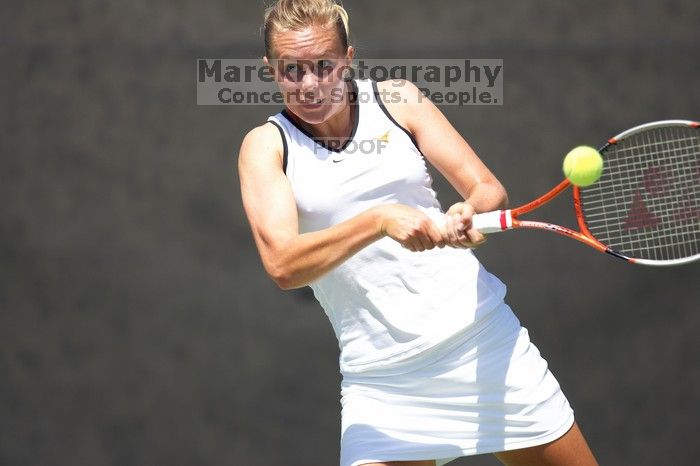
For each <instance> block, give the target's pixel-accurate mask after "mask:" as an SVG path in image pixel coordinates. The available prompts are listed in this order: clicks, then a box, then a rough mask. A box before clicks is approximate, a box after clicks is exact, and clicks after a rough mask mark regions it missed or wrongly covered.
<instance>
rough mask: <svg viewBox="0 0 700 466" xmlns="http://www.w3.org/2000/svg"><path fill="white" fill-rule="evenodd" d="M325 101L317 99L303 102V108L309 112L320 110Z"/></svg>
mask: <svg viewBox="0 0 700 466" xmlns="http://www.w3.org/2000/svg"><path fill="white" fill-rule="evenodd" d="M323 100H324V99H315V100H309V101H305V102H301V106H302V107H304V108H305V109H308V110H314V109H317V108H320V107H321V106H322V105H323Z"/></svg>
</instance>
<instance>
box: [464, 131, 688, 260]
mask: <svg viewBox="0 0 700 466" xmlns="http://www.w3.org/2000/svg"><path fill="white" fill-rule="evenodd" d="M600 154H601V155H602V156H603V172H602V175H601V176H600V178H599V179H598V181H596V182H595V183H593V184H591V185H589V186H586V187H578V186H574V189H573V191H574V210H575V212H576V218H577V220H578V226H579V229H580V231H574V230H571V229H569V228H565V227H562V226H559V225H554V224H551V223H546V222H538V221H529V220H520V218H519V217H520V216H521V215H523V214H525V213H528V212H531V211H533V210H535V209H537V208H538V207H541V206H542V205H544V204H546V203H547V202H549V201H550V200H552V199H553V198H554V197H556V196H557V195H558V194H560V193H561V192H562V191H564V190H565V189H566V188H568V187H569V185H570V184H571V182H570V181H569V180H568V179H565V180H564V181H562V182H561V183H559V184H558V185H557V186H556V187H554V188H553V189H552V190H551V191H549V192H548V193H546V194H545V195H543V196H541V197H540V198H538V199H535V200H534V201H532V202H530V203H528V204H525V205H523V206H521V207H518V208H516V209H509V210H500V211H493V212H486V213H481V214H476V215H474V216H473V217H472V225H473V227H474V228H476V229H477V230H478V231H480V232H482V233H495V232H499V231H505V230H510V229H514V228H538V229H542V230H548V231H552V232H555V233H559V234H561V235H564V236H568V237H570V238H574V239H577V240H579V241H581V242H582V243H584V244H587V245H589V246H591V247H593V248H595V249H597V250H598V251H600V252H605V253H608V254H611V255H613V256H615V257H619V258H620V259H624V260H627V261H629V262H632V263H635V264H644V265H677V264H684V263H687V262H692V261H694V260H697V259H700V123H697V122H691V121H683V120H668V121H658V122H653V123H647V124H644V125H640V126H637V127H635V128H632V129H629V130H627V131H625V132H623V133H621V134H619V135H617V136H615V137H614V138H611V139H610V140H608V142H607V143H606V144H605V145H604V146H603V147H601V149H600Z"/></svg>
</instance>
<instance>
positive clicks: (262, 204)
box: [238, 123, 444, 289]
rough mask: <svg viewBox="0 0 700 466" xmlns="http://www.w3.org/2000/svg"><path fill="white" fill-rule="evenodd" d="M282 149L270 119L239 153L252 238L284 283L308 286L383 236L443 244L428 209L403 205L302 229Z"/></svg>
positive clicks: (424, 245) (420, 246)
mask: <svg viewBox="0 0 700 466" xmlns="http://www.w3.org/2000/svg"><path fill="white" fill-rule="evenodd" d="M282 150H283V149H282V139H281V136H280V133H279V130H278V129H277V128H276V127H275V126H273V125H272V124H270V123H267V124H265V125H262V126H260V127H258V128H255V129H253V130H252V131H251V132H250V133H248V135H247V136H246V137H245V139H244V140H243V144H242V145H241V150H240V154H239V158H238V173H239V178H240V182H241V197H242V199H243V207H244V208H245V212H246V215H247V217H248V221H249V222H250V226H251V229H252V231H253V238H254V239H255V244H256V245H257V247H258V251H259V253H260V257H261V259H262V263H263V266H264V267H265V270H266V271H267V273H268V275H270V277H271V278H272V279H273V280H274V281H275V283H277V285H278V286H279V287H280V288H283V289H291V288H299V287H301V286H304V285H307V284H308V283H310V282H312V281H314V280H316V279H317V278H319V277H321V276H322V275H324V274H325V273H326V272H328V271H329V270H331V269H332V268H334V267H336V266H337V265H339V264H340V263H342V262H343V261H345V260H346V259H348V258H349V257H351V256H352V255H353V254H355V253H356V252H358V251H359V250H361V249H362V248H364V247H365V246H367V245H369V244H371V243H372V242H374V241H377V240H378V239H380V238H382V237H383V236H390V237H391V238H393V239H394V240H396V241H398V242H400V243H401V244H402V245H403V246H404V247H406V248H408V249H411V250H414V251H422V250H425V249H432V248H433V247H435V246H439V247H443V246H444V242H443V239H442V235H441V234H440V231H439V230H438V228H437V226H436V225H435V224H434V223H433V222H432V221H431V220H430V219H429V218H428V217H427V216H426V215H425V214H423V213H422V212H420V211H418V210H416V209H413V208H411V207H407V206H403V205H399V204H390V205H382V206H377V207H373V208H371V209H368V210H366V211H365V212H362V213H361V214H359V215H357V216H355V217H352V218H350V219H349V220H346V221H344V222H341V223H339V224H337V225H334V226H332V227H330V228H326V229H323V230H319V231H314V232H310V233H303V234H300V233H299V224H298V217H297V207H296V202H295V200H294V194H293V193H292V188H291V186H290V183H289V180H288V179H287V177H286V175H285V174H284V171H283V169H282Z"/></svg>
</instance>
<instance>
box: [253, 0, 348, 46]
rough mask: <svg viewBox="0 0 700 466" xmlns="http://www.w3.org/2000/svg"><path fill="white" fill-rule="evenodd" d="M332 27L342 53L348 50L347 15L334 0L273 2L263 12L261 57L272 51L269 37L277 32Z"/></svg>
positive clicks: (286, 0) (278, 0) (279, 0)
mask: <svg viewBox="0 0 700 466" xmlns="http://www.w3.org/2000/svg"><path fill="white" fill-rule="evenodd" d="M329 24H333V25H334V27H335V28H336V31H337V33H338V37H339V38H340V43H341V44H342V46H343V48H344V49H347V48H348V44H349V38H350V26H349V24H348V13H347V12H346V11H345V8H343V6H342V5H341V4H340V3H338V2H336V1H335V0H277V1H276V2H275V3H274V4H273V5H271V6H270V7H268V8H267V9H266V10H265V20H264V22H263V31H264V36H265V54H266V55H267V56H268V57H269V56H270V53H271V51H272V35H273V34H274V33H275V32H279V31H285V30H290V31H299V30H301V29H304V28H306V27H308V26H311V25H319V26H327V25H329Z"/></svg>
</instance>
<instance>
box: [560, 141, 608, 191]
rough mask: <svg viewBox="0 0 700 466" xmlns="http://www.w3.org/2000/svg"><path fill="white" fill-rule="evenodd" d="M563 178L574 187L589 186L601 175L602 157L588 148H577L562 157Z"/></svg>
mask: <svg viewBox="0 0 700 466" xmlns="http://www.w3.org/2000/svg"><path fill="white" fill-rule="evenodd" d="M563 169H564V176H566V177H567V178H568V179H569V181H571V183H572V184H574V185H576V186H581V187H585V186H590V185H592V184H593V183H595V182H596V181H598V178H600V175H601V174H602V173H603V157H601V155H600V152H598V151H597V150H595V149H594V148H592V147H590V146H578V147H575V148H574V149H572V150H571V151H570V152H569V153H568V154H566V157H564V166H563Z"/></svg>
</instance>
